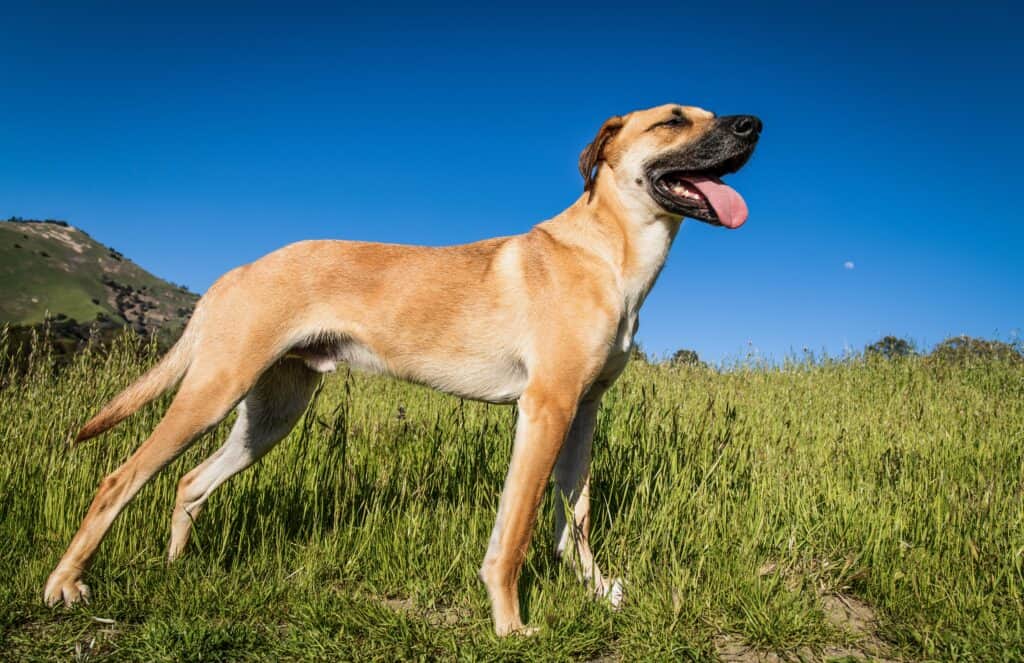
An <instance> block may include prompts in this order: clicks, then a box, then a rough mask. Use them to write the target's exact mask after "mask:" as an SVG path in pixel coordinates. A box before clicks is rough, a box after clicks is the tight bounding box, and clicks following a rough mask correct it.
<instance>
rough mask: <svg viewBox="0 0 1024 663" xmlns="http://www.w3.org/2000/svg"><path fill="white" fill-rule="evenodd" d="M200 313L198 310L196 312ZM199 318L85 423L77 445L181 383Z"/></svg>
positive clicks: (190, 356)
mask: <svg viewBox="0 0 1024 663" xmlns="http://www.w3.org/2000/svg"><path fill="white" fill-rule="evenodd" d="M197 313H198V311H197ZM196 327H197V325H196V319H195V316H193V319H192V320H191V321H190V322H189V324H188V326H186V327H185V332H184V333H183V334H182V335H181V338H179V339H178V342H177V343H175V344H174V346H173V347H172V348H171V349H170V350H168V351H167V354H166V355H164V356H163V358H162V359H161V360H160V361H159V363H157V365H156V366H154V367H153V368H151V369H149V371H147V372H146V373H145V375H143V376H142V377H141V378H139V379H138V380H136V381H135V383H134V384H132V385H131V386H130V387H128V388H127V389H125V390H124V391H122V392H121V393H120V394H118V395H117V396H115V397H114V399H113V400H111V401H110V402H109V403H107V404H106V405H105V406H104V407H103V409H102V410H100V412H99V414H97V415H96V416H95V417H93V418H92V419H90V420H89V421H87V422H86V424H85V425H84V426H82V430H80V431H79V432H78V435H77V436H75V442H76V443H78V442H82V441H84V440H88V439H89V438H91V437H96V436H97V435H99V434H100V433H103V432H105V431H107V430H109V429H111V428H113V427H114V426H116V425H117V424H119V423H121V421H123V420H124V419H126V418H127V417H128V416H130V415H131V414H133V413H135V412H136V411H137V410H138V409H139V408H141V407H142V406H143V405H145V404H146V403H148V402H150V401H151V400H153V399H154V398H156V397H157V396H159V395H160V394H162V393H164V392H165V391H167V390H168V389H170V388H171V387H173V386H175V385H176V384H178V382H179V381H180V380H181V378H182V377H184V375H185V372H186V371H187V370H188V367H189V366H190V365H191V364H192V357H193V354H194V349H195V345H196V335H197V332H196Z"/></svg>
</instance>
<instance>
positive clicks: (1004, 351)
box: [928, 336, 1024, 363]
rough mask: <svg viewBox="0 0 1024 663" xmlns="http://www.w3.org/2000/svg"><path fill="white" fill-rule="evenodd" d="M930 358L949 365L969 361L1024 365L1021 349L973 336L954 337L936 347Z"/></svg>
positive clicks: (1023, 355)
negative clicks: (1006, 362)
mask: <svg viewBox="0 0 1024 663" xmlns="http://www.w3.org/2000/svg"><path fill="white" fill-rule="evenodd" d="M928 358H929V359H930V360H933V361H940V362H947V363H963V362H968V361H993V360H994V361H1010V362H1015V363H1024V354H1021V351H1020V349H1019V348H1017V347H1014V346H1013V345H1010V344H1009V343H1003V342H1002V341H989V340H986V339H983V338H973V337H971V336H952V337H950V338H947V339H946V340H945V341H943V342H942V343H939V344H938V345H936V346H935V349H933V350H932V352H931V354H930V355H928Z"/></svg>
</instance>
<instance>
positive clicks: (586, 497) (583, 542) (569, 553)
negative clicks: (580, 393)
mask: <svg viewBox="0 0 1024 663" xmlns="http://www.w3.org/2000/svg"><path fill="white" fill-rule="evenodd" d="M600 403H601V397H600V396H597V397H588V398H587V399H585V400H584V401H583V402H581V403H580V406H579V409H578V410H577V411H576V418H575V419H574V420H573V423H572V428H570V430H569V436H568V438H567V439H566V441H565V444H564V445H563V446H562V452H561V454H559V456H558V462H557V463H556V464H555V489H554V492H555V555H556V556H557V557H559V558H560V559H562V560H564V561H566V562H567V563H568V564H569V565H570V566H572V568H573V570H575V572H576V576H577V577H578V578H579V579H580V580H581V581H582V582H584V583H586V584H587V585H589V586H590V587H591V588H592V589H593V591H594V595H595V596H598V597H601V598H606V599H607V600H608V601H609V602H610V603H611V604H612V606H614V607H618V606H619V604H620V603H621V602H622V594H623V591H622V583H621V581H619V580H617V579H606V578H605V577H604V576H603V575H601V569H599V568H598V567H597V562H596V561H594V554H593V552H591V550H590V458H591V450H592V447H593V440H594V426H595V425H596V424H597V410H598V407H599V406H600ZM567 512H568V513H571V514H572V516H571V520H570V519H569V518H567Z"/></svg>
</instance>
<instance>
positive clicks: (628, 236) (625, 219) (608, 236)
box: [541, 169, 682, 314]
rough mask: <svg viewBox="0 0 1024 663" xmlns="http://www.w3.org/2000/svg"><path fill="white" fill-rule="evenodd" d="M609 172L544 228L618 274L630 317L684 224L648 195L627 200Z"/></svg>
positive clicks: (634, 195) (630, 195)
mask: <svg viewBox="0 0 1024 663" xmlns="http://www.w3.org/2000/svg"><path fill="white" fill-rule="evenodd" d="M614 175H615V174H614V173H613V172H611V170H610V169H603V172H602V176H600V177H598V178H597V181H596V182H595V183H594V187H595V188H594V191H593V195H591V194H590V192H584V193H583V195H582V196H580V198H579V199H578V200H577V201H576V202H575V203H573V204H572V205H571V206H570V207H569V208H568V209H567V210H565V211H564V212H562V213H561V214H559V215H558V216H556V217H555V218H553V219H551V220H550V221H547V222H545V223H543V224H541V226H542V227H543V228H544V229H545V230H547V231H548V232H551V233H552V234H553V235H555V236H556V237H557V238H558V239H559V240H561V241H564V242H565V243H567V244H571V245H576V246H578V247H579V248H580V249H582V250H586V251H590V252H592V253H595V254H597V255H598V256H600V257H601V258H602V259H603V260H604V261H605V262H607V263H608V264H609V265H610V266H611V268H612V270H613V271H614V272H615V275H616V277H617V281H618V283H619V286H620V288H621V291H622V296H623V299H624V302H623V303H624V305H625V307H626V309H627V312H629V313H631V314H635V313H636V311H637V310H638V309H639V308H640V306H641V305H642V304H643V302H644V299H646V297H647V294H648V293H649V292H650V290H651V288H652V287H653V286H654V282H655V281H656V280H657V278H658V275H659V274H660V273H661V269H662V267H664V265H665V260H666V259H667V258H668V252H669V249H670V248H671V247H672V241H673V240H674V239H675V237H676V233H678V231H679V226H680V223H681V221H682V219H681V218H680V217H678V216H672V215H670V214H667V213H665V212H664V211H663V210H661V209H660V208H658V207H657V206H656V205H655V204H654V202H653V201H652V200H650V197H649V196H648V195H647V194H646V192H645V191H642V190H641V189H640V186H639V185H637V191H635V192H633V191H630V192H629V193H627V194H626V195H623V193H622V191H621V189H620V183H618V182H617V181H616V180H615V177H614Z"/></svg>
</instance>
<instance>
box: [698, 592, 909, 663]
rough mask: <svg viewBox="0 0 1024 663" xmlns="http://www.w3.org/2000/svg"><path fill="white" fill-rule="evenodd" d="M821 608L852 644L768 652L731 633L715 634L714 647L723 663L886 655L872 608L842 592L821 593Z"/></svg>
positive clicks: (880, 657) (860, 658)
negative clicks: (848, 636) (848, 637)
mask: <svg viewBox="0 0 1024 663" xmlns="http://www.w3.org/2000/svg"><path fill="white" fill-rule="evenodd" d="M821 603H822V611H823V612H824V613H825V619H826V620H827V621H828V623H829V624H831V625H832V626H834V627H835V628H837V629H839V630H840V631H844V632H846V633H847V634H849V635H850V636H851V639H852V640H854V643H853V644H850V645H842V646H838V645H837V646H832V645H830V646H827V647H825V648H824V649H820V650H817V649H812V648H810V647H801V648H800V649H797V650H796V651H791V652H783V653H778V652H772V651H765V650H762V649H757V648H756V647H753V646H751V645H749V644H747V643H746V642H744V640H743V639H742V638H741V637H739V636H737V635H732V634H723V635H720V636H718V637H716V638H715V650H716V652H717V654H718V657H719V659H720V660H722V661H724V662H726V663H783V662H784V661H837V662H838V661H881V662H893V663H894V662H895V661H896V660H898V659H894V658H890V656H891V654H890V652H889V647H888V646H887V645H886V644H885V642H884V641H883V640H882V639H881V638H879V637H878V635H877V627H878V620H877V619H876V617H875V611H874V609H873V608H872V607H871V606H870V605H868V604H867V603H865V602H864V601H861V600H860V599H857V598H854V597H852V596H848V595H845V594H838V593H835V594H825V595H823V596H822V597H821Z"/></svg>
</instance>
